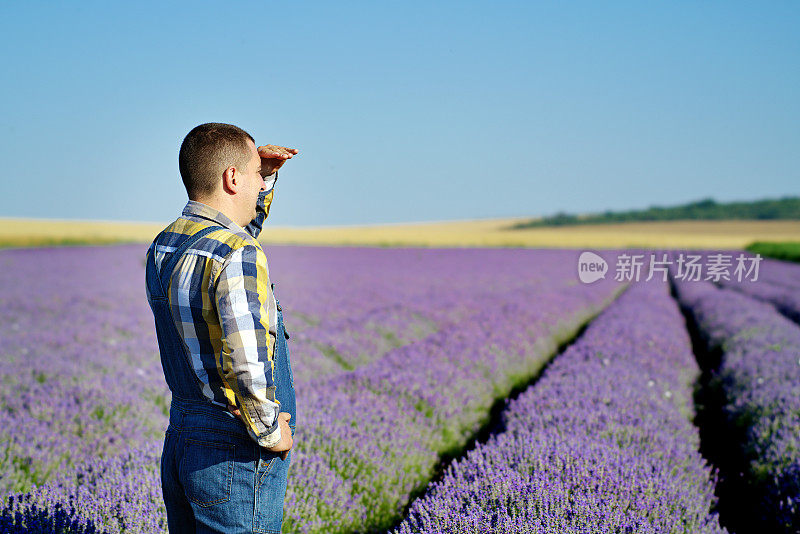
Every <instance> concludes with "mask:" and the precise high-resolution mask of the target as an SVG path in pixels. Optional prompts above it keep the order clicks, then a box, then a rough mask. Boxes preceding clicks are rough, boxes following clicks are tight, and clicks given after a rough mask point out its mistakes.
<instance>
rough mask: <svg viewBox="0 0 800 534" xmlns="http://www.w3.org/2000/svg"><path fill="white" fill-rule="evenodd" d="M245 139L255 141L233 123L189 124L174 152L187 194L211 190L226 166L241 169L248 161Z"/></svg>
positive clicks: (209, 193) (198, 193)
mask: <svg viewBox="0 0 800 534" xmlns="http://www.w3.org/2000/svg"><path fill="white" fill-rule="evenodd" d="M248 139H250V140H251V141H252V142H253V143H255V142H256V141H255V139H253V136H252V135H250V134H249V133H247V132H245V131H244V130H242V129H241V128H239V127H238V126H234V125H233V124H225V123H222V122H207V123H205V124H201V125H200V126H195V127H194V128H192V131H190V132H189V133H188V134H186V137H185V138H184V139H183V143H181V149H180V152H179V153H178V168H179V169H180V173H181V179H182V180H183V185H184V187H186V193H187V194H188V195H189V198H197V197H198V196H205V195H211V194H213V193H214V191H216V190H217V187H218V186H219V183H220V181H221V180H220V178H221V177H222V173H223V172H225V169H227V168H228V167H236V168H237V169H244V167H245V166H246V165H247V162H248V161H250V150H249V149H248V146H247V140H248Z"/></svg>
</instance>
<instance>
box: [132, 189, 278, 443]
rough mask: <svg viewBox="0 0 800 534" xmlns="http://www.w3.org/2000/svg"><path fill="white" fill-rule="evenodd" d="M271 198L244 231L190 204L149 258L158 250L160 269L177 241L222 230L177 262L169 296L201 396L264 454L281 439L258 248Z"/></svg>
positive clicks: (273, 316) (271, 311)
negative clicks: (236, 422)
mask: <svg viewBox="0 0 800 534" xmlns="http://www.w3.org/2000/svg"><path fill="white" fill-rule="evenodd" d="M274 191H275V190H274V188H271V189H270V190H268V191H262V192H261V193H260V195H259V201H258V206H257V208H256V213H257V215H256V218H255V219H253V221H251V222H250V223H249V224H248V225H247V227H246V228H242V227H241V226H239V225H238V224H236V223H234V222H233V221H232V220H231V219H229V218H228V217H227V216H226V215H224V214H223V213H221V212H220V211H218V210H216V209H214V208H212V207H210V206H207V205H206V204H202V203H200V202H197V201H194V200H189V201H188V202H187V203H186V206H185V207H184V208H183V213H182V214H181V216H180V217H179V218H178V219H176V220H175V221H174V222H173V223H172V224H170V225H169V226H167V227H166V229H165V232H164V234H163V237H162V242H160V243H158V244H156V241H155V240H154V241H153V243H152V244H151V245H150V248H149V249H148V250H147V256H149V255H150V254H152V253H153V250H155V254H156V257H155V263H156V266H157V267H159V268H160V267H161V264H162V261H163V260H164V258H165V256H166V253H168V252H172V251H173V250H175V243H176V242H177V241H178V240H179V239H180V238H181V236H185V235H190V234H194V233H195V232H198V231H200V230H201V229H203V228H205V227H208V226H220V229H219V231H214V232H211V233H209V234H208V235H206V236H204V237H202V238H200V239H199V240H198V241H197V242H196V243H195V244H194V245H193V246H192V247H190V248H189V249H188V250H187V251H186V253H185V254H184V255H183V257H182V258H181V259H180V260H179V261H178V264H177V265H176V266H175V270H174V272H173V274H172V277H171V279H170V282H169V289H167V294H168V298H169V304H170V308H171V310H172V317H173V319H174V321H175V326H176V327H177V329H178V332H179V333H180V334H181V337H182V338H183V341H184V346H185V348H186V352H187V354H188V355H189V356H190V360H191V362H192V366H193V368H194V373H195V375H196V376H197V379H198V380H199V382H200V384H201V389H202V392H203V395H205V396H206V397H207V398H208V399H209V400H210V401H211V402H212V403H214V404H217V405H219V406H223V407H227V406H228V405H232V406H236V407H238V408H239V410H240V412H241V414H242V417H243V419H244V420H245V423H246V426H247V430H248V432H249V434H250V437H251V438H253V440H255V441H256V442H257V443H258V444H259V445H260V446H262V447H272V446H274V445H276V444H277V443H278V442H279V441H280V438H281V432H280V427H279V426H278V413H279V412H280V401H278V400H277V398H276V395H275V380H274V368H275V366H274V358H273V354H274V349H275V340H276V337H277V321H278V313H277V306H276V302H275V296H274V294H273V292H272V286H271V284H270V281H269V268H268V266H267V257H266V255H265V254H264V251H263V249H262V248H261V244H260V243H259V242H258V241H257V240H256V237H258V234H259V233H260V232H261V225H262V223H263V222H264V219H266V217H267V215H268V214H269V207H270V205H271V203H272V197H273V194H274ZM147 256H146V257H147ZM147 298H148V301H149V300H150V291H149V289H148V290H147Z"/></svg>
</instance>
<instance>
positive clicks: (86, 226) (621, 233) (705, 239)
mask: <svg viewBox="0 0 800 534" xmlns="http://www.w3.org/2000/svg"><path fill="white" fill-rule="evenodd" d="M523 220H527V219H525V218H506V219H485V220H461V221H446V222H427V223H404V224H381V225H371V226H370V225H364V226H355V225H350V226H325V227H292V226H270V225H269V224H267V225H266V226H265V227H264V230H263V231H262V233H261V236H260V240H261V241H262V242H263V243H281V244H305V245H361V246H419V247H525V248H626V247H631V248H651V247H652V248H690V249H709V248H712V249H713V248H720V249H729V248H734V249H735V248H743V247H745V246H746V245H748V244H749V243H751V242H753V241H788V240H798V238H800V221H666V222H635V223H619V224H596V225H580V226H563V227H549V228H526V229H519V230H510V229H508V226H510V225H512V224H514V223H517V222H520V221H523ZM168 223H169V221H165V222H164V223H163V224H160V223H137V222H116V221H72V220H55V219H53V220H47V219H12V218H0V246H3V247H27V246H46V245H60V244H109V243H124V242H128V243H136V242H142V243H149V242H150V241H152V239H153V237H155V235H156V234H157V233H158V232H159V231H160V230H161V229H162V228H163V227H164V226H166V225H167V224H168Z"/></svg>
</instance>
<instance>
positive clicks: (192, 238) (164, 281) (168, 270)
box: [150, 225, 224, 296]
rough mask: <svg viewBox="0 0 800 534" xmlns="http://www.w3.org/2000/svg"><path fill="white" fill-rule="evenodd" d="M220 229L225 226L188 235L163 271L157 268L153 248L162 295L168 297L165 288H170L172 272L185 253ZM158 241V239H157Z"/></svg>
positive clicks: (152, 257)
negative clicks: (203, 238)
mask: <svg viewBox="0 0 800 534" xmlns="http://www.w3.org/2000/svg"><path fill="white" fill-rule="evenodd" d="M220 228H224V227H223V226H216V225H214V226H208V227H206V228H203V229H202V230H200V231H199V232H196V233H194V234H191V235H187V236H185V237H184V238H183V240H182V241H179V244H178V246H177V248H176V249H175V250H174V251H173V252H172V253H169V254H171V256H170V257H169V259H168V260H167V263H166V264H162V266H161V269H158V268H156V267H155V255H156V254H155V247H154V248H153V254H151V255H150V258H151V261H152V262H153V264H152V267H153V269H154V273H155V275H156V276H155V277H156V279H157V280H158V284H159V287H158V288H157V289H159V290H161V295H164V296H165V295H166V291H165V290H164V288H168V287H169V279H170V277H171V276H172V271H174V270H175V266H176V265H177V264H178V260H180V259H181V256H183V253H184V252H186V249H188V248H189V247H190V246H192V245H193V244H194V243H196V242H197V240H198V239H200V238H201V237H203V236H205V235H206V234H210V233H211V232H215V231H217V230H219V229H220ZM156 241H158V238H156Z"/></svg>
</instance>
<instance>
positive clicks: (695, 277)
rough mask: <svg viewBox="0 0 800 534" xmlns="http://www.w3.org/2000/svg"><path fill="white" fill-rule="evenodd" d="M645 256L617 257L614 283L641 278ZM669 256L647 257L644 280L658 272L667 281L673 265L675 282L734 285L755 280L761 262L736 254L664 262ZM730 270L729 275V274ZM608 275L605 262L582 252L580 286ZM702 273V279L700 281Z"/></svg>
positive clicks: (683, 257) (758, 256)
mask: <svg viewBox="0 0 800 534" xmlns="http://www.w3.org/2000/svg"><path fill="white" fill-rule="evenodd" d="M646 256H647V255H645V254H619V255H618V256H617V262H616V265H615V269H614V280H616V281H617V282H625V281H628V282H632V281H635V282H638V281H639V278H640V276H641V275H642V268H643V267H645V258H646ZM669 257H670V255H669V254H667V253H663V254H662V255H661V259H656V255H655V254H650V261H649V262H647V265H646V267H647V278H646V279H645V280H644V281H645V282H649V281H650V280H651V279H652V278H653V275H655V274H658V273H660V274H661V277H660V278H661V281H663V282H666V281H667V275H668V273H669V266H670V265H674V266H675V267H674V269H673V271H674V273H675V278H676V279H677V280H683V281H689V282H698V281H701V280H703V281H709V280H710V281H712V282H719V281H720V280H731V276H733V277H735V278H736V280H737V281H738V282H741V281H742V280H749V281H750V282H755V281H757V280H758V266H759V264H760V263H761V260H762V259H763V258H762V257H761V254H756V255H755V256H746V255H745V254H739V255H738V256H736V257H734V256H733V255H731V254H721V253H720V254H709V255H707V256H706V257H705V258H704V257H703V256H702V255H700V254H684V253H683V252H681V253H679V254H677V255H674V254H673V255H672V257H673V259H674V261H673V260H670V259H668V258H669ZM731 270H732V272H731ZM607 272H608V262H606V260H605V259H604V258H603V257H602V256H600V255H599V254H597V253H595V252H591V251H588V250H585V251H583V252H581V255H580V256H579V257H578V278H579V279H580V281H581V282H583V283H584V284H591V283H592V282H596V281H597V280H600V279H603V278H605V277H606V273H607ZM703 273H705V275H706V276H705V278H703Z"/></svg>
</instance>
